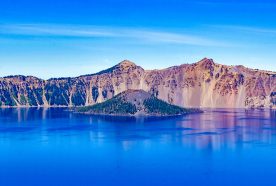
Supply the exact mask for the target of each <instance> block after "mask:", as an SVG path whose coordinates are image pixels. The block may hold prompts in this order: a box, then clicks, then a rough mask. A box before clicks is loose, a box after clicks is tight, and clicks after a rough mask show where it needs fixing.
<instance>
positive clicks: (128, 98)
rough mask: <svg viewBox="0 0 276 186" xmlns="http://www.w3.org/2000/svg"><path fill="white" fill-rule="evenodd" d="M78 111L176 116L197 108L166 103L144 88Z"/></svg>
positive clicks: (195, 111)
mask: <svg viewBox="0 0 276 186" xmlns="http://www.w3.org/2000/svg"><path fill="white" fill-rule="evenodd" d="M76 111H77V112H79V113H87V114H102V115H124V116H125V115H127V116H134V115H135V116H140V115H141V116H145V115H146V116H176V115H183V114H189V113H198V112H200V110H198V109H184V108H182V107H179V106H175V105H171V104H168V103H167V102H165V101H162V100H160V99H158V98H156V97H154V96H153V95H151V94H150V93H148V92H145V91H144V90H126V91H124V92H122V93H120V94H118V95H116V96H114V97H113V98H111V99H109V100H107V101H104V102H102V103H98V104H95V105H93V106H85V107H77V109H76Z"/></svg>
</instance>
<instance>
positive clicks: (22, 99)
mask: <svg viewBox="0 0 276 186" xmlns="http://www.w3.org/2000/svg"><path fill="white" fill-rule="evenodd" d="M20 104H22V105H26V104H27V100H26V97H25V96H24V95H20Z"/></svg>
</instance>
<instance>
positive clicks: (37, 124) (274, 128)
mask: <svg viewBox="0 0 276 186" xmlns="http://www.w3.org/2000/svg"><path fill="white" fill-rule="evenodd" d="M275 112H276V111H275V110H244V109H221V110H219V109H217V110H206V111H205V112H204V113H203V114H194V115H188V116H185V117H177V118H166V119H164V118H131V117H129V118H126V117H121V118H114V117H103V116H87V115H80V114H74V113H71V112H69V111H67V110H66V109H64V108H17V109H0V137H1V138H3V137H5V139H7V140H9V139H16V137H17V138H20V139H21V138H22V137H23V138H24V139H26V137H27V138H28V139H29V140H33V139H42V141H43V142H47V141H49V140H68V138H70V140H76V139H78V138H79V140H80V139H82V140H86V141H90V142H91V143H98V144H103V143H105V142H108V141H109V142H110V141H111V142H115V143H118V144H121V146H122V148H123V149H129V148H132V147H133V148H134V147H135V145H137V144H139V145H141V144H142V145H145V146H150V145H152V144H155V143H159V144H172V145H175V146H183V147H188V148H194V149H199V150H202V149H206V150H209V151H216V150H221V149H225V148H227V149H242V148H246V147H250V146H252V145H259V146H260V145H264V146H265V145H270V146H271V145H275V144H276V138H275V132H276V113H275ZM18 133H20V135H19V134H18ZM15 134H16V136H15ZM14 137H15V138H14Z"/></svg>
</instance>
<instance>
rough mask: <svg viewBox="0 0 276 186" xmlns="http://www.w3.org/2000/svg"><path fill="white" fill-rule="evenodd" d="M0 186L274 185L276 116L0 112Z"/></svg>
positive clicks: (244, 112)
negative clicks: (132, 116)
mask: <svg viewBox="0 0 276 186" xmlns="http://www.w3.org/2000/svg"><path fill="white" fill-rule="evenodd" d="M0 185H1V186H9V185H27V186H32V185H35V186H41V185H47V186H48V185H51V186H52V185H53V186H55V185H57V186H60V185H61V186H65V185H69V186H71V185H81V186H85V185H93V186H94V185H95V186H97V185H119V186H123V185H134V186H136V185H137V186H138V185H141V186H147V185H151V186H152V185H276V112H275V111H270V110H262V111H260V110H249V111H248V110H243V109H235V110H232V109H228V110H222V109H221V110H207V111H206V112H205V113H203V114H194V115H189V116H185V117H177V118H168V119H160V118H149V119H145V118H138V119H134V118H116V119H115V118H112V117H96V116H86V115H79V114H73V113H70V112H68V111H66V109H62V108H52V109H42V108H41V109H36V108H30V109H0Z"/></svg>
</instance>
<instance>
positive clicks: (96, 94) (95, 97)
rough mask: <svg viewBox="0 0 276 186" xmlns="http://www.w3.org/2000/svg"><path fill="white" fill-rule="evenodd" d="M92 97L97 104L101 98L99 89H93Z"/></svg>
mask: <svg viewBox="0 0 276 186" xmlns="http://www.w3.org/2000/svg"><path fill="white" fill-rule="evenodd" d="M92 97H93V100H94V101H95V102H96V101H97V99H98V97H99V90H98V88H97V87H92Z"/></svg>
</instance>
